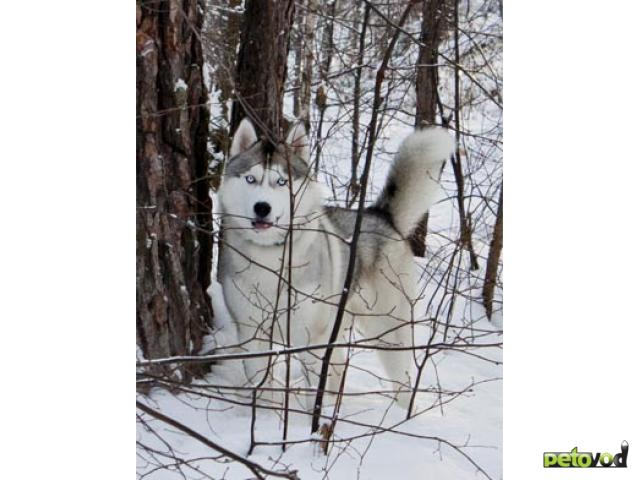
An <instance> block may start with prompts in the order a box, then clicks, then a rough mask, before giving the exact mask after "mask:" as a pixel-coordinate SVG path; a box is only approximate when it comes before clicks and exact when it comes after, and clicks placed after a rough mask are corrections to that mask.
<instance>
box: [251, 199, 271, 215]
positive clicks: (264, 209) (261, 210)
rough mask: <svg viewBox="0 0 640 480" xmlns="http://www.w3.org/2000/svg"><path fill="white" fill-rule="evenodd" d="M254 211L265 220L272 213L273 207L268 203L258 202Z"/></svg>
mask: <svg viewBox="0 0 640 480" xmlns="http://www.w3.org/2000/svg"><path fill="white" fill-rule="evenodd" d="M253 211H254V212H256V215H257V216H259V217H262V218H264V217H266V216H267V215H269V213H270V212H271V205H269V204H268V203H267V202H258V203H256V204H255V205H254V206H253Z"/></svg>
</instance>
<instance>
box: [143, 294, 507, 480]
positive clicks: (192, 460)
mask: <svg viewBox="0 0 640 480" xmlns="http://www.w3.org/2000/svg"><path fill="white" fill-rule="evenodd" d="M219 289H220V287H219V285H217V284H216V285H214V286H213V287H212V291H211V293H212V297H213V298H221V297H220V295H219V294H220V290H219ZM428 290H430V289H428ZM427 293H429V292H428V291H427ZM425 297H428V295H425ZM471 308H472V310H474V309H475V307H473V306H471ZM215 310H216V312H215V313H216V319H218V321H219V322H221V323H222V324H225V323H226V322H228V319H229V317H228V312H227V311H226V309H225V306H224V303H223V302H220V301H216V302H215ZM464 310H465V309H461V310H460V311H462V312H463V311H464ZM460 311H459V312H458V313H460ZM462 317H464V315H462ZM462 317H461V318H462ZM462 323H464V322H461V323H460V325H462ZM453 324H454V325H455V324H456V323H455V322H453ZM495 330H496V326H495V325H492V324H491V323H489V322H487V321H486V320H478V321H475V322H473V324H469V323H467V324H466V325H464V326H461V327H460V328H456V327H455V326H453V327H452V328H451V329H450V331H449V335H448V339H449V340H448V342H449V343H458V342H460V337H463V338H466V339H469V337H470V336H471V335H473V336H474V337H475V343H476V344H493V343H501V342H502V337H501V334H500V333H490V332H493V331H495ZM225 332H227V330H226V329H223V331H222V332H221V333H220V334H219V335H218V338H217V339H216V340H217V342H219V343H232V342H233V338H232V336H233V334H232V333H231V334H228V333H227V334H226V336H225ZM429 332H430V329H429V328H427V327H426V326H421V327H418V331H417V338H418V339H420V338H424V339H425V340H424V342H425V343H426V338H428V334H429ZM456 335H458V336H459V337H458V341H457V342H456V341H455V340H454V337H455V336H456ZM418 341H419V340H418ZM436 341H437V340H436ZM501 358H502V352H501V349H500V348H497V347H488V348H474V349H471V350H466V349H463V350H461V351H457V350H442V351H438V352H437V353H435V354H434V355H433V357H432V360H433V361H429V362H428V363H427V367H426V368H425V371H424V373H423V376H422V380H421V388H423V389H425V390H427V391H426V392H421V393H419V394H418V397H417V405H418V411H423V410H424V413H420V414H418V415H417V416H415V417H414V418H412V419H410V420H408V421H407V420H405V415H406V412H405V411H404V410H402V409H401V408H400V407H399V406H397V404H396V403H394V402H393V401H392V400H391V399H390V398H389V397H388V394H383V393H379V394H378V393H371V392H376V391H382V392H384V391H388V390H389V389H390V386H389V385H388V384H386V382H384V381H381V380H380V378H379V377H381V376H383V373H382V370H381V365H380V364H379V362H378V359H377V357H376V354H375V352H372V351H367V350H361V351H358V352H357V353H354V354H353V355H352V356H351V360H350V367H349V372H348V377H347V382H346V389H345V392H346V395H345V397H344V400H343V403H342V405H341V409H340V418H342V419H344V421H339V422H338V424H337V427H336V429H335V432H334V437H333V439H334V440H335V441H336V442H335V443H334V444H332V446H331V448H330V449H329V454H328V455H324V453H323V452H322V450H321V448H320V445H319V443H318V441H317V440H318V438H317V437H313V436H312V435H311V434H310V422H311V417H310V415H308V414H303V413H300V414H294V415H292V416H291V418H290V420H289V434H288V440H289V441H294V442H300V443H295V444H291V445H289V446H288V447H287V449H286V450H285V451H284V452H283V451H282V449H281V447H280V446H279V445H273V446H257V447H256V448H255V449H254V452H253V453H252V454H251V455H250V456H247V454H248V451H249V447H250V432H251V421H252V409H251V407H250V406H249V405H250V403H251V402H250V399H248V398H243V397H240V396H237V395H233V394H230V392H229V391H228V390H225V389H224V388H220V387H223V386H224V385H237V383H238V382H237V379H238V378H242V372H241V371H240V370H239V369H240V368H242V367H241V362H240V361H237V360H236V361H228V362H225V363H222V364H220V365H217V366H214V367H213V369H212V372H211V373H210V374H208V375H207V376H206V377H205V378H203V379H200V380H198V381H196V382H195V383H194V384H193V385H190V386H189V387H187V388H188V390H190V392H187V393H185V392H183V393H172V392H169V391H168V390H165V389H153V390H152V391H151V393H150V395H149V396H144V397H143V396H140V398H139V399H142V401H143V402H144V403H146V404H147V405H149V406H150V407H152V408H154V409H156V410H159V411H161V412H163V413H165V414H167V415H169V416H170V417H172V418H173V419H175V420H178V421H179V422H182V423H184V424H185V425H187V426H188V427H190V428H191V429H193V430H195V431H197V432H199V433H200V434H202V435H204V436H205V437H207V438H210V439H211V440H212V441H214V442H216V443H218V444H219V445H221V446H223V447H224V448H227V449H230V450H232V451H233V452H235V453H237V454H239V455H242V456H247V458H249V459H250V460H251V461H253V462H256V463H259V464H260V465H262V466H263V467H265V468H268V469H271V470H284V469H287V470H289V471H292V470H297V473H298V476H299V478H301V479H314V478H318V479H321V478H322V479H324V478H327V479H352V478H358V479H387V478H402V479H419V478H425V477H427V478H437V479H470V478H486V477H488V478H492V479H499V478H501V464H502V381H501V376H502V366H501ZM294 383H295V382H294ZM214 386H215V387H214ZM234 402H235V403H234ZM238 402H240V403H244V404H246V405H239V404H237V403H238ZM264 404H266V405H268V404H269V403H268V402H265V403H264ZM292 404H293V405H294V408H296V409H299V410H302V411H304V409H303V408H302V407H300V406H299V404H297V403H296V402H295V401H294V402H292ZM329 410H330V409H327V413H329ZM143 418H144V419H145V422H146V424H147V425H148V427H150V428H147V427H145V426H144V425H142V424H139V428H138V441H139V442H140V443H141V444H143V445H144V446H145V447H150V448H152V449H153V450H154V451H155V452H156V453H150V452H149V451H148V450H147V451H146V452H145V451H144V449H139V458H138V469H139V472H138V473H139V475H144V474H146V475H145V476H144V478H150V479H158V480H160V479H163V480H164V479H167V480H169V479H174V478H175V479H180V478H185V477H184V476H186V477H187V478H215V479H219V478H227V479H245V478H254V475H253V474H252V473H251V472H250V471H249V470H248V469H247V468H246V467H245V466H243V465H241V464H239V463H237V462H227V461H224V460H222V459H220V458H217V457H218V453H217V452H214V451H213V450H211V449H210V448H209V447H207V446H205V445H203V444H202V443H200V442H199V441H198V440H195V439H193V438H191V437H189V436H187V435H185V434H183V433H182V432H179V431H177V430H176V429H175V428H174V427H171V426H168V425H166V424H164V423H163V422H161V421H159V420H153V419H151V418H149V417H148V416H143ZM282 427H283V425H282V416H281V413H280V412H278V411H274V410H260V409H258V410H257V414H256V418H255V429H254V431H255V440H256V441H257V442H266V443H268V442H279V441H281V440H282V431H283V428H282ZM167 464H175V466H174V467H172V468H162V469H158V470H155V468H156V466H158V465H167ZM183 475H184V476H183Z"/></svg>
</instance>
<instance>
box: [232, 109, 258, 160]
mask: <svg viewBox="0 0 640 480" xmlns="http://www.w3.org/2000/svg"><path fill="white" fill-rule="evenodd" d="M257 140H258V135H256V129H255V128H253V123H251V120H249V119H248V118H247V117H245V118H243V119H242V121H241V122H240V125H239V126H238V129H237V130H236V133H235V135H234V136H233V142H231V150H229V157H230V158H231V157H235V156H236V155H238V154H239V153H242V152H244V151H246V150H248V149H249V147H250V146H251V145H253V144H254V143H255V142H256V141H257Z"/></svg>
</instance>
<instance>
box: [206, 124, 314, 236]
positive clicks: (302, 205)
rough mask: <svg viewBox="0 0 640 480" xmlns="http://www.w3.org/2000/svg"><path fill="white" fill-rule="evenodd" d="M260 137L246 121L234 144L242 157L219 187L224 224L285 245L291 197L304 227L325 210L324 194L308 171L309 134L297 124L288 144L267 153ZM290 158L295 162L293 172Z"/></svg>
mask: <svg viewBox="0 0 640 480" xmlns="http://www.w3.org/2000/svg"><path fill="white" fill-rule="evenodd" d="M256 142H257V136H256V135H255V132H254V130H253V127H252V126H251V125H250V124H249V123H247V122H243V123H242V124H241V125H240V127H239V129H238V132H237V133H236V137H235V138H234V142H233V144H232V148H231V152H232V153H234V154H235V155H238V157H235V156H234V158H232V159H231V160H230V162H229V164H228V165H227V168H226V173H225V178H224V181H223V183H222V186H221V188H220V191H219V198H220V200H221V203H222V207H223V210H224V213H225V228H226V229H233V230H237V231H241V235H242V236H243V237H244V238H246V239H247V240H249V241H251V242H253V243H255V244H258V245H262V246H272V245H281V244H282V243H283V242H284V241H285V239H286V237H287V232H288V230H289V228H290V224H291V223H292V222H291V203H290V202H291V197H292V196H293V203H294V205H293V212H294V215H293V217H294V218H293V224H294V228H295V229H301V228H302V229H303V228H305V225H306V224H307V223H308V219H309V218H310V217H312V216H313V213H315V212H319V211H320V210H321V208H322V207H321V195H320V194H319V192H318V188H317V186H316V184H315V182H314V181H313V180H311V179H310V178H309V177H308V176H307V175H306V173H307V170H308V167H307V166H306V165H307V162H308V148H307V146H306V142H307V138H306V135H304V133H300V130H299V129H298V128H294V129H292V131H291V132H290V134H289V137H288V139H287V146H284V145H280V146H278V147H277V148H276V149H275V150H274V151H273V152H270V153H265V151H264V150H263V149H262V147H261V146H260V144H259V143H256ZM287 155H289V158H287ZM288 160H289V161H291V162H292V167H291V168H292V171H291V176H290V175H289V171H288V168H287V164H288V163H287V161H288ZM293 162H297V163H293ZM301 170H304V172H303V173H301Z"/></svg>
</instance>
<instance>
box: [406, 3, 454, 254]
mask: <svg viewBox="0 0 640 480" xmlns="http://www.w3.org/2000/svg"><path fill="white" fill-rule="evenodd" d="M445 9H446V1H445V0H423V2H422V28H421V34H420V41H421V42H422V44H423V45H422V46H421V47H420V51H419V53H418V63H417V66H416V123H415V126H416V128H424V127H426V126H429V125H434V124H435V123H436V113H437V99H438V48H439V46H440V42H441V40H442V37H443V33H444V32H445V31H446V28H447V25H446V10H445ZM428 223H429V214H428V213H427V214H426V215H425V216H424V218H423V219H422V221H420V223H419V224H418V226H417V227H416V230H415V232H414V233H413V235H412V236H411V238H409V244H410V245H411V250H412V251H413V254H414V255H415V256H416V257H424V254H425V249H426V245H425V240H426V237H427V225H428Z"/></svg>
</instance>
